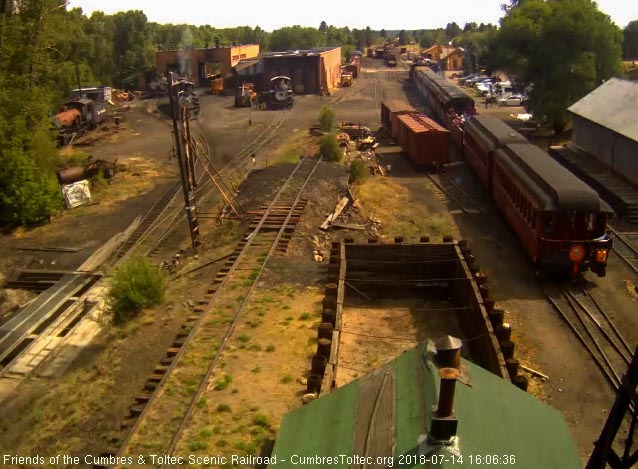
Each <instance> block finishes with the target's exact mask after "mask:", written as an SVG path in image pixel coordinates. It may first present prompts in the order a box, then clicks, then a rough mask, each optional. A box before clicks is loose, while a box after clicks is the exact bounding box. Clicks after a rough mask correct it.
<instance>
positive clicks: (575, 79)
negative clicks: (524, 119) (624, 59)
mask: <svg viewBox="0 0 638 469" xmlns="http://www.w3.org/2000/svg"><path fill="white" fill-rule="evenodd" d="M621 38H622V35H621V32H620V30H619V28H618V27H617V26H616V25H614V24H613V23H612V22H611V20H610V18H609V17H608V16H607V15H605V14H603V13H601V12H600V11H599V10H598V8H597V6H596V4H595V3H594V2H592V1H590V0H570V1H560V2H559V1H549V2H545V1H543V0H525V1H524V2H520V4H518V5H515V6H513V7H511V8H509V9H508V11H507V14H506V15H505V17H504V18H503V20H502V25H501V28H500V30H499V31H498V32H497V33H496V34H493V36H492V37H491V41H490V52H489V63H490V65H491V67H493V68H501V69H504V70H506V71H507V72H508V73H509V74H510V75H511V76H512V77H514V78H516V79H517V80H519V81H523V82H526V83H530V84H532V85H533V88H532V91H531V93H530V107H531V109H532V110H533V112H534V113H535V114H537V115H539V116H546V117H547V118H548V119H549V120H550V122H551V123H552V124H553V125H554V126H555V128H556V129H557V130H562V129H563V128H564V126H565V125H566V123H567V120H568V114H567V107H569V106H570V105H571V104H572V103H574V102H575V101H577V100H578V99H580V98H581V97H583V96H584V95H585V94H587V93H589V92H590V91H591V90H593V89H594V88H595V87H597V86H598V85H600V84H601V83H602V82H603V81H604V80H607V79H608V78H610V77H612V76H614V75H616V74H617V73H618V72H619V71H620V43H621Z"/></svg>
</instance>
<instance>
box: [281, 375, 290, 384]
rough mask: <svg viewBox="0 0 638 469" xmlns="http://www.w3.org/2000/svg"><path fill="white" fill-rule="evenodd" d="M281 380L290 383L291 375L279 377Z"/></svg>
mask: <svg viewBox="0 0 638 469" xmlns="http://www.w3.org/2000/svg"><path fill="white" fill-rule="evenodd" d="M281 382H282V383H283V384H288V383H292V376H291V375H283V376H282V377H281Z"/></svg>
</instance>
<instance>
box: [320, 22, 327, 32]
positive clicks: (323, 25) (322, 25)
mask: <svg viewBox="0 0 638 469" xmlns="http://www.w3.org/2000/svg"><path fill="white" fill-rule="evenodd" d="M319 31H321V32H322V33H325V32H327V31H328V24H327V23H326V22H325V21H322V22H321V24H320V25H319Z"/></svg>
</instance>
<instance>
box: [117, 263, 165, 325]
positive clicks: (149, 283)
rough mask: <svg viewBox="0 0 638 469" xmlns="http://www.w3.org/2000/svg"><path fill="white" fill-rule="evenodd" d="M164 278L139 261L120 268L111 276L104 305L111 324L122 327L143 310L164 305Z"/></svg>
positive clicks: (157, 271)
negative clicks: (107, 309)
mask: <svg viewBox="0 0 638 469" xmlns="http://www.w3.org/2000/svg"><path fill="white" fill-rule="evenodd" d="M164 289H165V284H164V276H163V275H162V272H161V271H160V269H159V268H158V267H157V266H155V265H153V264H152V263H151V262H149V261H148V260H147V259H145V258H143V257H140V258H136V259H131V260H129V261H127V262H125V263H124V264H122V266H120V267H119V268H118V269H117V270H116V271H115V274H114V275H113V282H112V284H111V290H110V291H109V293H108V296H107V301H108V305H109V308H110V310H111V312H112V313H113V322H115V323H116V324H122V323H124V322H126V321H128V320H129V319H131V318H132V317H135V316H137V315H138V314H139V313H140V311H142V310H143V309H144V308H148V307H150V306H154V305H157V304H160V303H162V302H163V301H164Z"/></svg>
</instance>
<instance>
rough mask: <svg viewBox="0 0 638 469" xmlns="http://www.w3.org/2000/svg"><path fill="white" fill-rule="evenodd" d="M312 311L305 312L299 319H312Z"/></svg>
mask: <svg viewBox="0 0 638 469" xmlns="http://www.w3.org/2000/svg"><path fill="white" fill-rule="evenodd" d="M310 317H311V316H310V313H303V314H302V315H301V316H299V320H300V321H307V320H308V319H310Z"/></svg>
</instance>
